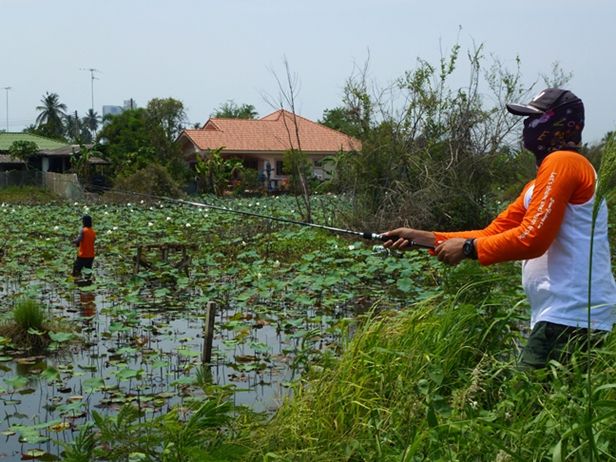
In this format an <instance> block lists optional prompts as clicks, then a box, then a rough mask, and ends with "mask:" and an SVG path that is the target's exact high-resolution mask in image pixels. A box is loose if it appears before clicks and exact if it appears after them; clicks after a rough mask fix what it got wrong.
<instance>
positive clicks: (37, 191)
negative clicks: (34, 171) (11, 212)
mask: <svg viewBox="0 0 616 462" xmlns="http://www.w3.org/2000/svg"><path fill="white" fill-rule="evenodd" d="M55 201H58V196H56V195H55V194H53V193H51V192H49V191H47V190H46V189H44V188H39V187H36V186H10V187H7V188H1V189H0V202H6V203H10V204H47V203H49V202H55Z"/></svg>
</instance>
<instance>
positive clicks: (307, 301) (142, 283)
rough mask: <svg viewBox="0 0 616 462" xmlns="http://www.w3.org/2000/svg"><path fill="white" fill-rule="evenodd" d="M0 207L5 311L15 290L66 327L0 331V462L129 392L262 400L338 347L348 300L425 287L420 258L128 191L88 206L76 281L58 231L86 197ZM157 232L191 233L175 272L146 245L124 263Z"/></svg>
mask: <svg viewBox="0 0 616 462" xmlns="http://www.w3.org/2000/svg"><path fill="white" fill-rule="evenodd" d="M276 206H277V210H279V211H280V210H289V209H290V206H288V205H285V206H282V205H281V203H280V202H278V203H276ZM12 210H14V212H9V213H4V214H2V216H3V217H4V218H3V219H2V220H3V221H2V223H1V224H2V226H3V228H4V231H5V235H7V236H9V237H10V238H9V239H7V242H6V243H5V249H6V252H5V253H4V257H3V259H2V260H1V262H2V266H1V267H0V275H1V276H2V279H1V280H2V283H1V284H0V306H1V311H2V312H4V318H3V319H4V322H8V321H7V320H9V319H10V312H11V308H12V306H13V305H14V303H15V301H16V300H18V299H19V297H23V296H29V297H32V298H34V299H36V300H37V301H39V302H40V303H41V304H42V306H43V307H44V308H45V311H46V315H47V318H48V319H54V320H56V323H57V324H59V325H60V326H64V327H63V328H62V329H59V331H58V332H56V335H55V336H54V341H53V342H52V344H51V349H48V350H46V351H42V352H41V351H26V350H22V349H20V348H19V347H17V346H16V345H14V344H12V342H11V341H9V340H8V339H7V338H4V337H0V412H2V414H3V415H4V419H3V422H2V423H1V424H0V435H1V437H2V438H3V440H2V445H0V448H1V449H0V461H2V460H18V459H19V458H21V457H23V458H24V459H38V460H54V457H57V456H58V455H59V454H60V452H61V447H60V446H59V445H58V443H57V442H58V441H60V442H69V441H71V440H72V439H73V437H74V436H75V434H76V433H75V432H76V430H77V429H78V428H79V426H80V425H82V424H83V423H85V422H87V421H88V420H90V419H91V412H92V411H93V410H97V412H99V413H101V414H113V413H115V412H117V411H118V410H119V409H120V408H121V407H122V406H123V405H125V404H127V403H131V404H133V405H135V406H137V407H139V409H141V410H142V411H143V412H144V418H146V419H147V418H153V417H155V416H158V415H162V414H164V413H165V412H167V411H168V410H169V409H170V408H171V407H173V406H177V405H182V404H183V403H184V402H185V401H187V400H192V399H205V398H207V396H210V395H212V394H219V393H225V394H226V395H228V396H229V399H230V400H231V401H232V402H233V403H234V404H235V405H243V406H247V407H249V408H251V409H252V410H254V411H256V412H267V413H270V412H272V411H274V410H275V409H276V407H277V406H278V404H279V403H280V401H281V400H282V399H283V398H284V397H285V396H287V395H288V394H289V393H290V391H289V390H290V388H289V383H290V382H292V381H293V380H294V379H296V378H297V377H298V376H299V375H300V374H301V373H302V372H303V371H304V370H305V368H307V367H310V365H311V364H313V363H314V361H316V360H317V359H318V358H319V357H321V356H322V355H323V354H332V355H335V354H336V353H337V351H338V349H339V348H340V342H341V340H343V339H345V338H346V335H347V332H348V328H349V325H351V323H352V319H353V318H354V317H355V316H356V315H357V314H358V313H360V312H365V311H366V310H369V309H371V307H372V306H373V305H375V304H377V303H378V305H379V306H380V308H382V309H385V308H394V309H398V308H400V307H402V306H404V304H405V303H407V302H408V300H409V299H410V298H413V299H416V298H421V297H423V296H429V294H428V293H427V292H425V290H420V289H418V288H417V287H418V285H417V286H416V285H414V284H412V283H410V282H409V281H410V276H411V275H413V277H420V278H423V279H430V278H432V277H433V275H432V271H433V269H432V267H431V266H430V264H429V260H428V259H427V258H424V257H422V256H419V257H417V258H415V259H405V260H404V261H403V260H401V259H397V258H392V257H388V256H387V255H385V256H384V255H382V254H380V253H375V252H374V251H373V249H372V247H371V246H363V245H362V244H360V243H354V242H351V241H348V240H344V239H341V238H339V237H337V236H332V235H329V234H323V233H320V232H317V231H314V230H303V229H293V228H289V229H286V228H285V229H275V230H273V229H271V228H270V225H264V224H263V223H259V222H257V221H252V220H251V221H247V220H246V219H239V220H238V219H237V218H235V217H230V216H229V215H224V214H221V215H220V216H217V215H213V214H210V215H208V214H206V213H203V212H202V211H200V210H194V209H191V208H186V207H169V206H162V205H158V206H151V205H148V204H143V205H139V206H137V205H134V204H128V205H123V206H106V205H99V206H94V207H90V206H88V207H87V210H88V213H90V214H92V215H93V216H94V217H95V229H96V230H97V233H98V236H99V237H98V238H97V249H98V253H99V256H97V259H96V262H95V270H94V283H93V284H91V285H87V286H84V287H79V286H77V285H76V284H75V282H74V281H72V280H71V279H70V278H68V277H67V272H68V271H69V270H70V266H71V262H72V259H73V256H74V249H73V248H71V247H70V245H68V244H67V241H68V240H69V238H70V230H74V228H75V225H74V223H75V222H77V223H78V220H79V216H80V215H79V214H80V213H82V212H83V210H84V206H83V205H79V204H78V205H74V206H72V207H70V206H53V207H46V208H42V207H38V208H37V207H13V208H12ZM5 212H6V210H5ZM288 213H290V212H288ZM7 216H8V218H9V219H7ZM44 217H47V218H44ZM49 223H53V226H51V225H49ZM187 224H189V225H190V226H186V225H187ZM15 229H21V230H22V232H19V233H17V232H15V231H14V230H15ZM231 231H232V233H231V237H230V238H228V239H224V240H223V239H221V238H220V236H221V235H222V236H224V235H225V234H229V233H230V232H231ZM24 237H25V238H27V239H24ZM161 242H187V243H190V244H191V245H194V249H193V250H191V262H190V272H189V273H188V274H186V273H185V272H184V271H183V270H181V271H180V270H178V268H177V266H176V265H175V263H174V262H177V258H176V257H173V256H169V258H168V259H167V260H163V259H161V258H160V255H159V254H156V252H154V253H150V254H148V255H146V256H147V259H148V261H149V265H148V266H147V267H142V268H141V269H139V271H137V270H136V268H135V256H136V248H137V246H139V245H141V244H143V243H147V244H148V245H150V244H153V243H161ZM174 258H176V259H175V260H174ZM399 281H401V282H399ZM422 286H424V287H425V284H424V285H422ZM209 301H214V302H216V304H217V313H216V321H215V337H214V344H213V351H214V356H213V359H212V363H211V365H210V366H205V367H204V366H203V364H202V360H201V359H202V358H201V356H202V351H203V343H204V336H203V331H204V317H205V307H206V305H207V303H208V302H209Z"/></svg>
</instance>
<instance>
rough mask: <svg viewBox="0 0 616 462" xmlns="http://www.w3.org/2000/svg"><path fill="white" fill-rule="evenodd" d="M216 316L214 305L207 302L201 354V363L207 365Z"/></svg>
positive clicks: (210, 357)
mask: <svg viewBox="0 0 616 462" xmlns="http://www.w3.org/2000/svg"><path fill="white" fill-rule="evenodd" d="M215 316H216V303H215V302H207V308H206V311H205V321H204V323H203V354H202V355H201V362H202V363H203V364H208V363H210V362H211V361H212V343H213V342H214V319H215Z"/></svg>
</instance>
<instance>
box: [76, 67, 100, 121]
mask: <svg viewBox="0 0 616 462" xmlns="http://www.w3.org/2000/svg"><path fill="white" fill-rule="evenodd" d="M79 70H80V71H88V72H89V73H90V92H91V95H92V105H91V106H90V108H91V109H92V112H94V81H95V80H100V79H99V78H98V77H96V76H95V75H94V73H99V74H100V73H101V71H99V70H98V69H95V68H93V67H87V68H86V67H80V68H79Z"/></svg>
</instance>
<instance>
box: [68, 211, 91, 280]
mask: <svg viewBox="0 0 616 462" xmlns="http://www.w3.org/2000/svg"><path fill="white" fill-rule="evenodd" d="M81 221H82V224H83V228H81V231H80V232H79V236H77V238H76V239H75V240H73V244H74V245H75V246H77V247H78V250H77V258H76V259H75V263H74V264H73V277H75V278H78V277H80V276H81V270H82V269H83V268H88V269H92V264H93V263H94V257H95V252H94V241H95V240H96V232H95V231H94V229H93V228H92V217H91V216H90V215H84V216H83V218H82V219H81Z"/></svg>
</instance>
